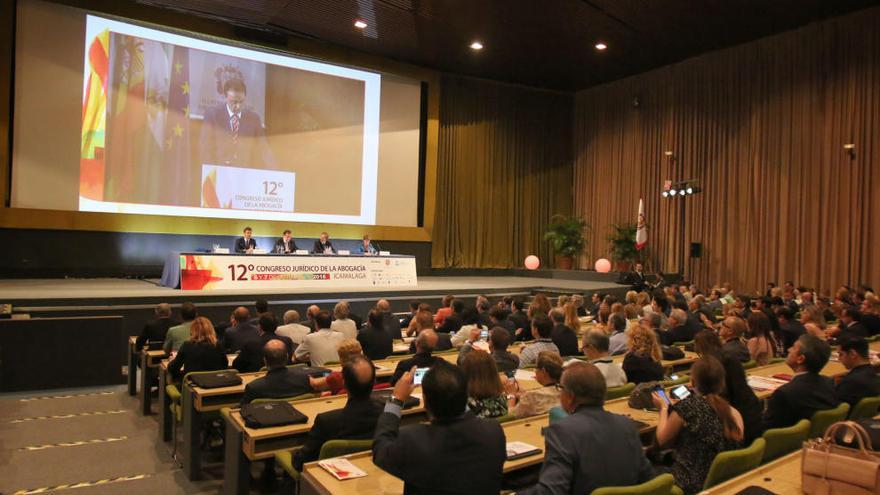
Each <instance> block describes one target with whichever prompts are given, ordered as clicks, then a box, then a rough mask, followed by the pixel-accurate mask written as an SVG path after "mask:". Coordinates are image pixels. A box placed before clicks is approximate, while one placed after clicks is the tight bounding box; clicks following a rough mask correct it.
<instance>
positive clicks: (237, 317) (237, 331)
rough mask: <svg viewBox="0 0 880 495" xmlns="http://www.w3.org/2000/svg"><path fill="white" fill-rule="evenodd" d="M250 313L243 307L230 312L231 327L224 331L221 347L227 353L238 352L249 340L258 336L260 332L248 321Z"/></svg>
mask: <svg viewBox="0 0 880 495" xmlns="http://www.w3.org/2000/svg"><path fill="white" fill-rule="evenodd" d="M250 319H251V313H250V311H248V309H247V308H245V307H244V306H239V307H237V308H235V311H233V312H232V320H233V321H232V326H231V327H230V328H229V329H227V330H226V336H225V337H224V339H223V346H224V347H225V348H226V351H227V352H238V351H240V350H241V347H242V346H243V345H244V343H245V342H247V341H248V340H250V339H255V338H258V337H259V336H260V330H259V329H258V328H257V327H256V326H255V325H254V324H253V323H251V321H250Z"/></svg>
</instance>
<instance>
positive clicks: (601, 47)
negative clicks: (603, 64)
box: [596, 41, 608, 51]
mask: <svg viewBox="0 0 880 495" xmlns="http://www.w3.org/2000/svg"><path fill="white" fill-rule="evenodd" d="M606 48H608V45H606V44H605V43H602V42H601V41H600V42H598V43H596V50H599V51H602V50H604V49H606Z"/></svg>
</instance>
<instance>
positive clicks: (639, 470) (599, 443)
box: [486, 363, 654, 495]
mask: <svg viewBox="0 0 880 495" xmlns="http://www.w3.org/2000/svg"><path fill="white" fill-rule="evenodd" d="M559 400H560V403H561V404H562V408H563V409H564V410H565V411H566V412H567V413H568V414H569V416H568V417H566V418H564V419H562V420H561V421H558V422H555V423H552V424H550V426H548V427H547V428H544V430H543V433H544V449H545V451H546V454H545V455H544V465H543V466H542V467H541V474H540V477H539V479H538V484H537V485H535V486H533V487H530V488H528V489H525V490H518V491H517V493H518V494H520V495H551V494H589V493H591V492H592V491H593V490H595V489H596V488H600V487H603V486H632V485H638V484H640V483H644V482H645V481H648V480H649V479H651V478H652V477H653V476H654V469H653V468H652V467H651V463H650V462H648V459H647V458H646V457H645V454H644V451H643V450H642V442H641V440H640V439H639V434H638V431H637V430H636V427H635V424H634V423H633V422H632V420H630V419H629V418H627V417H625V416H620V415H618V414H612V413H609V412H607V411H605V409H604V408H603V405H604V403H605V380H604V379H603V378H602V373H601V372H600V371H599V370H598V369H597V368H596V367H595V366H593V365H591V364H589V363H575V364H572V365H571V366H568V367H567V368H566V369H565V371H564V372H563V373H562V381H561V393H560V397H559ZM486 493H488V492H486Z"/></svg>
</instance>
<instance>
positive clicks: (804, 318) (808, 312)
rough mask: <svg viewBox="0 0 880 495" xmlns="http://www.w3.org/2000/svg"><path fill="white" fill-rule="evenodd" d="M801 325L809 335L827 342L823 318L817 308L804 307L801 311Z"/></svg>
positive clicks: (820, 310) (819, 309)
mask: <svg viewBox="0 0 880 495" xmlns="http://www.w3.org/2000/svg"><path fill="white" fill-rule="evenodd" d="M801 323H802V324H803V325H804V328H805V329H806V330H807V333H809V334H810V335H815V336H816V337H819V338H820V339H822V340H828V337H827V336H826V335H825V328H826V326H827V325H826V324H825V316H824V315H822V309H821V308H819V306H815V305H814V306H805V307H804V308H802V309H801Z"/></svg>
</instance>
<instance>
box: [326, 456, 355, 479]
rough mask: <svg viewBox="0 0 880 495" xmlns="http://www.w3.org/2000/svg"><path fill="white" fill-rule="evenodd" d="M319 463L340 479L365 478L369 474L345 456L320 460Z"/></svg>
mask: <svg viewBox="0 0 880 495" xmlns="http://www.w3.org/2000/svg"><path fill="white" fill-rule="evenodd" d="M318 465H319V466H321V467H322V468H324V469H325V470H326V471H327V472H328V473H330V474H332V475H333V477H335V478H336V479H338V480H339V481H345V480H350V479H354V478H363V477H364V476H366V475H367V473H366V472H365V471H364V470H363V469H361V468H359V467H357V466H355V465H354V464H352V462H351V461H349V460H348V459H346V458H344V457H337V458H335V459H325V460H323V461H318Z"/></svg>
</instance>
